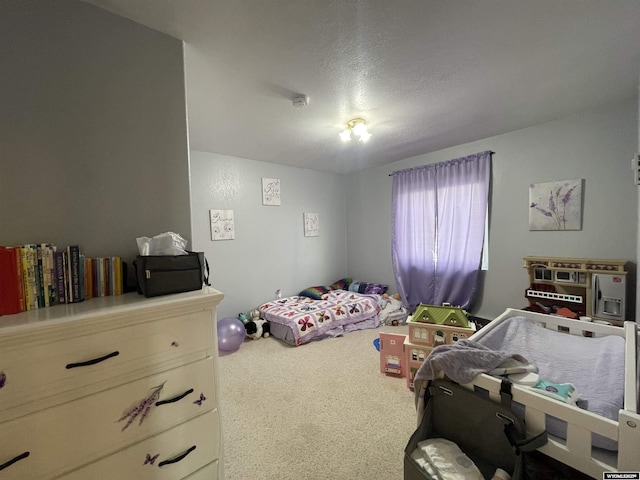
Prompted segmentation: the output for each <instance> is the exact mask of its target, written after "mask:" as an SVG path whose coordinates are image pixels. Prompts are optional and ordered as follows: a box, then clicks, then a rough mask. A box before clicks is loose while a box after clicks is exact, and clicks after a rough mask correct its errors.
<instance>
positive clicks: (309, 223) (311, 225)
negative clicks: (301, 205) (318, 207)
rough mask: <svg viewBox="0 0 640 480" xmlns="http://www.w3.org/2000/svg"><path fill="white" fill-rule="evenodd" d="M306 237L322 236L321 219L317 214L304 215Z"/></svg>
mask: <svg viewBox="0 0 640 480" xmlns="http://www.w3.org/2000/svg"><path fill="white" fill-rule="evenodd" d="M304 236H305V237H318V236H320V219H319V218H318V214H317V213H305V214H304Z"/></svg>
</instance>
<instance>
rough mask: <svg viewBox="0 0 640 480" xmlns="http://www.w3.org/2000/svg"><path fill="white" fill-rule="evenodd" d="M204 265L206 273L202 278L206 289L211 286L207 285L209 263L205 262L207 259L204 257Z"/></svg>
mask: <svg viewBox="0 0 640 480" xmlns="http://www.w3.org/2000/svg"><path fill="white" fill-rule="evenodd" d="M204 264H205V268H206V269H207V273H206V274H205V276H204V284H205V285H206V286H207V287H210V286H211V284H210V283H209V262H208V261H207V257H204Z"/></svg>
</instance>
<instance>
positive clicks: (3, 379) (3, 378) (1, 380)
mask: <svg viewBox="0 0 640 480" xmlns="http://www.w3.org/2000/svg"><path fill="white" fill-rule="evenodd" d="M5 383H7V374H6V373H4V372H0V388H2V387H4V384H5Z"/></svg>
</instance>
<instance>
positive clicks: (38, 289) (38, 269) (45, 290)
mask: <svg viewBox="0 0 640 480" xmlns="http://www.w3.org/2000/svg"><path fill="white" fill-rule="evenodd" d="M124 271H126V264H125V263H124V262H123V261H122V259H121V258H120V257H95V258H89V257H85V256H84V255H83V254H82V252H81V251H80V247H79V246H78V245H70V246H68V247H67V248H66V249H58V248H57V247H56V246H55V245H52V244H49V243H41V244H29V245H21V246H14V247H4V246H0V315H12V314H15V313H20V312H24V311H27V310H35V309H38V308H46V307H50V306H52V305H56V304H60V303H76V302H82V301H83V300H85V299H87V298H91V297H103V296H106V295H120V294H122V293H123V291H124V288H123V282H124V279H125V276H126V275H125V274H123V272H124Z"/></svg>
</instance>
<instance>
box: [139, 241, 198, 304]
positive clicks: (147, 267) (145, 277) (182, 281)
mask: <svg viewBox="0 0 640 480" xmlns="http://www.w3.org/2000/svg"><path fill="white" fill-rule="evenodd" d="M133 265H134V266H135V269H136V279H137V283H138V293H139V294H141V295H144V296H145V297H157V296H160V295H168V294H171V293H181V292H190V291H192V290H200V289H201V288H202V284H203V283H205V284H206V285H209V278H208V277H209V265H208V263H207V260H206V259H205V257H204V253H203V252H188V254H187V255H144V256H143V255H138V256H137V257H136V259H135V261H134V262H133ZM205 272H206V273H205Z"/></svg>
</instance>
